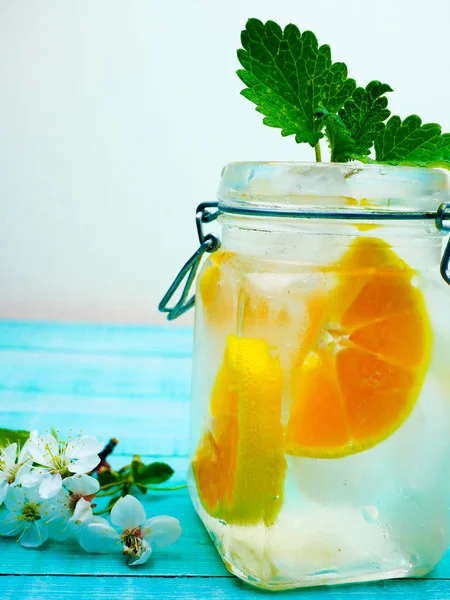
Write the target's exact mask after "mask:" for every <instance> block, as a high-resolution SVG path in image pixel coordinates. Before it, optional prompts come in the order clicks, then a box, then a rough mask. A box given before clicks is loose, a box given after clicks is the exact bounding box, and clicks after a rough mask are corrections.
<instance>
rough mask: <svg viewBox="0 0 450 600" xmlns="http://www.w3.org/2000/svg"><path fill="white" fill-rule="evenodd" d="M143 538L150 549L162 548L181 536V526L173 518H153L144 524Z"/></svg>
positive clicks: (162, 516) (163, 516)
mask: <svg viewBox="0 0 450 600" xmlns="http://www.w3.org/2000/svg"><path fill="white" fill-rule="evenodd" d="M143 534H144V538H145V539H146V540H148V541H149V543H150V545H151V547H152V548H164V547H165V546H170V545H171V544H174V543H175V542H176V541H177V539H178V538H179V537H180V535H181V525H180V522H179V521H178V519H174V518H173V517H166V516H165V515H161V516H160V517H153V518H152V519H148V521H146V522H145V523H144V527H143Z"/></svg>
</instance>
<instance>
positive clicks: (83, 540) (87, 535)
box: [78, 519, 120, 554]
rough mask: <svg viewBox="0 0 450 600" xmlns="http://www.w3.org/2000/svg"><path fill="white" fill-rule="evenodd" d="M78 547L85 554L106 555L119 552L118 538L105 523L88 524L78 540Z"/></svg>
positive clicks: (114, 531)
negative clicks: (84, 551)
mask: <svg viewBox="0 0 450 600" xmlns="http://www.w3.org/2000/svg"><path fill="white" fill-rule="evenodd" d="M78 541H79V543H80V546H81V547H82V548H83V549H84V550H86V552H94V553H95V554H106V553H108V552H114V551H115V550H120V537H119V534H118V533H117V531H116V530H115V529H114V528H113V527H112V526H111V525H110V524H109V523H108V521H106V519H102V522H98V521H97V522H95V523H90V524H89V525H88V526H87V527H86V528H85V529H83V531H82V532H81V534H80V537H79V538H78Z"/></svg>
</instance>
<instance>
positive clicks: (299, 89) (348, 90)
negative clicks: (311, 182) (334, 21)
mask: <svg viewBox="0 0 450 600" xmlns="http://www.w3.org/2000/svg"><path fill="white" fill-rule="evenodd" d="M241 42H242V48H241V49H239V50H238V52H237V54H238V59H239V62H240V63H241V65H242V67H243V68H242V69H239V70H238V71H237V74H238V76H239V77H240V79H241V80H242V81H243V82H244V84H245V85H246V88H245V89H244V90H242V92H241V94H242V95H243V96H245V97H246V98H248V99H249V100H250V101H251V102H253V103H254V104H256V110H257V111H258V112H260V113H262V114H263V115H264V116H265V118H264V119H263V123H264V124H265V125H268V126H269V127H278V128H280V129H281V135H283V136H289V135H295V140H296V142H297V143H302V142H306V143H308V144H310V145H311V146H313V147H314V148H315V151H316V160H319V161H320V160H321V153H320V146H319V140H320V139H322V138H323V137H324V135H326V137H327V140H328V143H329V146H330V151H331V161H333V162H347V161H350V160H361V161H363V162H377V163H387V164H391V165H414V166H420V167H436V166H439V167H446V168H448V169H450V134H447V133H444V134H442V130H441V127H440V126H439V125H437V124H435V123H429V124H426V125H422V121H421V119H420V118H419V117H418V116H417V115H411V116H409V117H407V118H406V119H405V120H404V121H403V122H402V121H401V119H400V117H398V116H393V117H391V118H390V119H389V121H387V119H388V118H389V116H390V111H389V109H388V108H387V104H388V100H387V98H386V96H385V94H386V93H388V92H392V88H391V87H390V86H389V85H388V84H386V83H381V82H380V81H377V80H374V81H371V82H370V83H369V84H368V85H367V86H366V87H365V88H363V87H356V83H355V81H354V80H353V79H350V78H348V76H347V66H346V65H345V64H344V63H341V62H337V63H333V62H332V60H331V51H330V47H329V46H327V45H323V46H319V44H318V42H317V38H316V36H315V35H314V34H313V33H312V32H311V31H305V32H303V33H300V31H299V29H298V28H297V27H296V26H295V25H292V24H290V25H288V26H287V27H286V28H285V29H284V30H283V29H282V28H281V27H280V26H279V25H277V23H275V22H273V21H267V23H265V24H264V23H262V22H261V21H259V20H258V19H249V20H248V21H247V24H246V28H245V29H244V31H242V34H241ZM386 121H387V122H386ZM373 148H374V149H375V157H373V156H372V155H371V153H372V150H373Z"/></svg>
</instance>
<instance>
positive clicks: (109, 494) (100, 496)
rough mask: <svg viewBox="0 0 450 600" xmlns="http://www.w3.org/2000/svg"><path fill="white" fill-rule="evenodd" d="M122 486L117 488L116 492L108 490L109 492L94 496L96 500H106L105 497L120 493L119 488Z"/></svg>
mask: <svg viewBox="0 0 450 600" xmlns="http://www.w3.org/2000/svg"><path fill="white" fill-rule="evenodd" d="M121 487H122V486H118V489H117V490H110V491H109V492H105V493H104V494H95V497H96V498H106V497H107V496H114V494H117V492H119V491H120V488H121Z"/></svg>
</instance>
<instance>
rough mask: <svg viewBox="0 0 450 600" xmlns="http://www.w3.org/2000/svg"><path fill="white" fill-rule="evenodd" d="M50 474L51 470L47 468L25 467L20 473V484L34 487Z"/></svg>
mask: <svg viewBox="0 0 450 600" xmlns="http://www.w3.org/2000/svg"><path fill="white" fill-rule="evenodd" d="M48 474H49V471H48V469H45V468H36V469H25V470H24V471H23V473H21V475H20V485H23V487H26V488H32V487H34V486H35V485H37V484H38V483H39V482H40V481H42V479H43V478H44V477H45V476H46V475H48Z"/></svg>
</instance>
